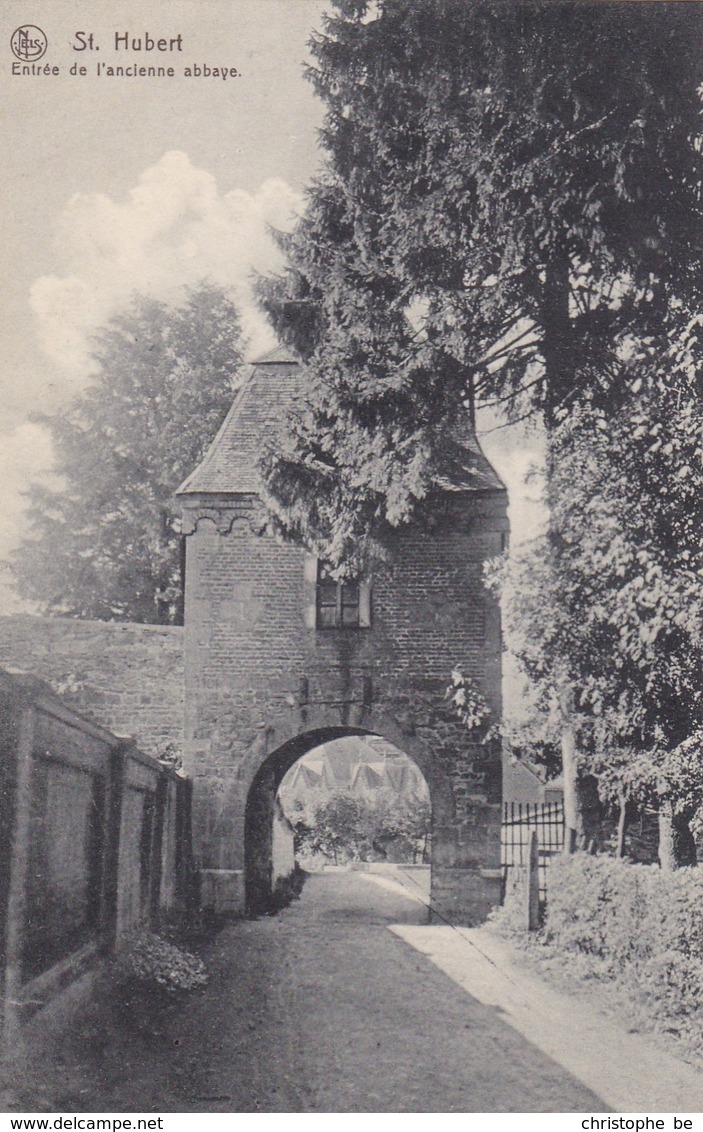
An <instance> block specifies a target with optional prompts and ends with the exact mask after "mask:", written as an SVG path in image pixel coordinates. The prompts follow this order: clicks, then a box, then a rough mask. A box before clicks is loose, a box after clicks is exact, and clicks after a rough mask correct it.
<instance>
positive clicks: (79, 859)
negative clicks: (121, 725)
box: [0, 669, 190, 1029]
mask: <svg viewBox="0 0 703 1132" xmlns="http://www.w3.org/2000/svg"><path fill="white" fill-rule="evenodd" d="M189 807H190V790H189V783H188V782H187V780H186V779H184V778H182V777H180V776H179V775H177V774H176V773H175V772H174V771H173V770H171V769H169V768H166V767H164V766H162V765H161V764H160V763H159V762H157V760H156V759H153V758H151V757H149V756H148V755H145V754H143V753H141V752H140V751H139V750H138V749H137V748H136V747H135V746H134V744H133V743H131V742H130V741H129V740H121V739H118V738H117V737H116V736H115V735H113V734H112V733H111V732H109V731H107V730H105V729H104V728H102V727H100V726H98V725H96V724H95V723H93V722H92V721H90V720H88V719H86V718H85V717H84V716H81V715H79V714H78V713H77V712H76V711H74V710H73V709H71V708H70V707H67V706H66V705H65V704H64V703H63V702H62V701H61V700H60V699H59V698H58V697H57V696H56V695H54V694H53V693H52V692H51V690H50V689H49V687H48V686H47V685H46V684H44V683H43V682H42V681H39V680H37V679H35V678H32V677H26V676H17V675H11V674H9V673H7V672H4V671H3V670H1V669H0V817H1V819H2V820H0V949H1V951H0V958H1V970H0V974H1V975H2V978H3V983H4V988H3V992H4V993H3V1003H4V1018H5V1027H6V1029H7V1027H8V1026H11V1025H12V1023H13V1021H15V1020H16V1018H17V1014H18V1010H19V1012H20V1013H21V1011H22V1009H23V1008H24V1007H26V1006H29V1005H30V1004H31V1005H32V1006H37V1005H41V1004H42V1003H43V1002H44V1001H46V1000H47V999H48V998H50V997H51V995H52V993H53V992H54V991H56V990H57V989H60V987H61V986H62V985H63V984H64V983H66V982H68V981H70V980H71V979H72V978H74V977H76V976H77V975H78V974H80V973H81V972H82V970H83V969H85V968H86V967H88V966H89V965H90V964H91V962H92V961H93V960H94V959H95V958H96V957H97V956H98V955H99V954H104V953H106V952H109V951H112V950H114V949H116V948H118V947H119V946H120V944H121V943H122V942H123V941H124V940H126V939H127V938H128V937H129V936H130V935H131V934H132V933H133V932H134V931H135V930H136V929H138V928H139V927H140V926H141V925H147V924H154V923H155V922H156V921H157V920H158V918H159V917H160V916H161V915H162V914H164V913H168V912H174V911H177V910H179V909H185V906H186V903H187V896H188V891H189V876H190V872H189V869H190V851H189V850H190V840H189V839H190V819H189Z"/></svg>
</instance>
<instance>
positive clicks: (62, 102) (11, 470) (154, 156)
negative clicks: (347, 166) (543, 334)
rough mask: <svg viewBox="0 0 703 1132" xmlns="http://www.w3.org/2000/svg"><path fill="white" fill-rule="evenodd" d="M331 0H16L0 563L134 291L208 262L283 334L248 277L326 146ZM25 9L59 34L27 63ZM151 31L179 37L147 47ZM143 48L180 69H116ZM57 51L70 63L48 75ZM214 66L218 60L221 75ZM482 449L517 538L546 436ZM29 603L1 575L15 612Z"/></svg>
mask: <svg viewBox="0 0 703 1132" xmlns="http://www.w3.org/2000/svg"><path fill="white" fill-rule="evenodd" d="M325 7H326V4H325V2H324V0H169V2H168V3H163V0H152V2H149V0H140V2H138V3H136V2H134V0H131V2H130V0H124V2H122V3H121V4H120V5H119V6H117V5H114V4H113V3H112V2H111V0H110V2H107V0H90V2H88V0H62V2H61V4H57V3H56V2H55V0H5V3H4V4H3V5H2V8H1V9H0V99H1V103H2V106H3V116H2V119H1V128H2V132H3V133H4V135H5V136H4V138H3V141H4V146H3V152H4V154H5V161H4V165H3V173H2V182H1V183H2V188H3V196H4V199H3V202H2V205H3V218H4V223H3V229H4V235H5V240H4V244H3V247H2V250H1V252H0V254H1V255H2V257H3V260H2V264H1V270H2V278H3V282H4V287H3V292H4V293H3V303H2V309H1V311H0V357H2V366H1V367H0V385H1V388H0V579H2V577H3V576H5V577H6V574H5V575H4V574H3V571H2V562H3V561H5V560H6V559H7V555H8V554H9V552H10V550H11V549H12V547H13V546H14V545H16V544H17V542H18V541H19V540H20V539H21V538H22V536H23V534H24V533H25V532H26V528H27V524H26V519H25V513H24V508H25V499H24V497H23V494H22V492H23V490H24V488H25V487H26V485H27V483H28V481H29V480H31V479H32V478H36V477H38V476H39V477H40V476H42V475H44V474H46V472H47V471H48V470H50V468H51V448H50V441H49V438H48V435H47V433H46V432H45V430H44V429H43V428H42V427H41V425H39V424H38V423H36V422H35V421H32V420H31V417H32V414H35V413H37V412H46V411H49V412H54V411H56V410H57V409H60V408H61V406H62V405H64V404H66V403H68V401H69V400H70V399H71V397H72V396H73V395H75V393H76V392H78V391H79V390H80V389H81V388H83V387H84V386H85V384H86V382H88V381H89V380H90V372H91V370H90V366H91V363H90V337H91V333H92V332H93V331H94V330H96V329H97V328H98V327H100V326H101V325H102V324H104V322H105V321H106V319H108V318H109V317H110V315H111V314H113V313H115V312H116V311H118V310H119V309H120V308H122V307H124V305H125V303H126V302H127V301H128V300H129V299H130V297H131V296H132V294H133V293H134V292H135V291H138V292H140V293H142V294H147V295H150V296H154V297H158V298H163V299H167V300H168V299H172V298H176V297H177V296H178V293H179V292H181V291H182V289H183V287H184V286H187V285H190V284H194V283H197V282H198V281H199V280H201V279H203V278H208V279H210V280H211V281H213V282H214V283H216V284H219V285H222V286H226V287H228V288H231V289H233V291H234V293H235V295H236V297H237V299H238V301H239V305H240V308H241V311H242V315H243V325H244V329H245V332H246V333H247V336H248V338H249V353H250V355H251V356H252V357H254V356H256V355H257V354H259V353H261V352H262V351H263V350H265V349H268V348H269V347H270V346H271V345H272V344H273V339H272V337H271V331H270V328H269V327H268V325H267V323H266V321H265V319H264V318H263V316H262V315H261V313H260V312H259V311H258V309H257V308H256V306H255V304H254V302H253V299H252V295H251V288H250V281H251V276H252V272H253V271H272V270H273V271H275V270H277V269H279V268H280V267H281V266H282V263H281V259H280V253H279V252H278V251H277V249H276V248H275V246H274V244H273V242H272V241H271V239H270V236H269V234H268V226H269V225H273V226H274V227H276V228H286V227H289V226H290V225H291V224H292V223H294V218H295V216H296V215H299V214H300V213H301V211H302V210H303V209H304V189H305V186H306V185H307V184H308V183H309V182H310V180H311V178H312V177H313V176H314V174H315V171H316V169H317V168H318V166H319V163H320V160H321V155H320V150H319V147H318V129H319V126H320V124H321V116H322V111H321V104H320V103H319V101H318V100H317V99H316V98H315V96H314V93H313V89H312V86H311V85H310V83H308V82H307V81H306V80H305V79H304V75H303V71H304V65H305V63H306V61H309V54H308V47H307V43H308V40H309V38H310V35H311V33H312V32H313V30H315V29H319V28H321V16H322V13H323V12H324V10H325ZM27 25H31V26H32V27H34V28H38V29H40V33H35V32H29V33H27V34H28V38H29V39H30V40H31V43H30V46H29V48H28V51H29V52H30V53H32V52H34V51H35V50H41V48H42V47H43V45H44V42H46V50H45V53H44V54H43V55H42V56H41V59H40V60H38V61H36V62H35V61H32V62H31V63H30V62H29V61H27V60H24V61H19V60H18V59H16V58H15V56H14V54H13V51H12V49H11V41H12V42H13V43H16V42H17V40H16V39H15V38H14V37H13V33H15V32H16V31H17V29H18V28H20V27H25V26H27ZM41 33H43V36H44V38H41ZM91 36H92V48H91V47H90V46H89V44H90V43H91V38H90V37H91ZM147 37H148V40H147ZM125 38H126V40H127V47H125ZM35 41H37V42H38V43H39V47H38V48H34V47H33V46H32V44H33V43H34V42H35ZM148 41H151V42H153V43H154V44H158V43H159V41H162V42H163V43H164V44H165V48H166V49H165V50H164V51H160V50H159V49H158V47H156V46H155V47H154V48H153V49H152V50H151V51H149V52H147V51H146V50H145V49H144V48H145V46H146V44H147V42H148ZM136 42H140V43H141V45H142V50H141V51H136V50H134V46H135V44H136ZM21 53H22V52H21V49H20V54H21ZM13 64H14V65H15V70H19V72H20V73H19V74H13ZM135 64H136V65H137V66H162V67H167V66H172V67H173V69H174V72H175V74H174V77H173V78H154V77H140V76H139V75H125V76H123V77H110V76H109V75H108V74H107V73H106V72H107V68H108V67H116V66H122V67H125V68H127V67H133V66H134V65H135ZM98 65H100V67H101V68H102V73H101V74H98V73H97V72H98ZM23 67H27V68H29V69H30V70H31V69H32V68H33V69H35V70H40V71H42V73H40V74H23V73H22V69H23ZM47 67H48V69H49V71H50V72H51V71H53V70H54V69H55V68H58V72H59V73H58V74H54V73H49V74H44V73H43V69H44V68H47ZM81 67H83V68H85V72H86V73H85V74H80V68H81ZM206 67H209V68H210V70H211V71H214V69H215V68H217V69H218V71H219V72H220V73H219V74H218V75H216V76H212V75H211V76H206V75H205V74H204V73H203V72H204V71H205V68H206ZM233 68H234V69H236V71H237V74H236V76H232V74H231V71H232V69H233ZM71 69H73V70H74V71H78V72H79V73H77V74H75V73H74V74H71ZM186 69H189V70H190V71H191V75H189V76H186V74H185V71H186ZM196 69H199V70H200V74H199V75H196V74H194V73H193V72H195V71H196ZM225 69H226V70H227V77H226V78H222V77H221V72H222V71H223V70H225ZM484 447H485V448H486V451H487V454H488V455H489V458H491V459H492V461H493V463H494V464H495V465H496V467H497V469H498V471H499V472H500V473H501V474H502V475H503V477H504V478H505V480H506V482H507V484H508V488H509V491H510V494H511V500H512V507H511V520H512V525H513V529H514V533H515V535H516V536H517V537H518V539H520V538H521V537H523V535H524V534H525V533H526V532H527V531H529V530H530V529H531V527H532V524H533V521H534V520H535V518H536V516H537V515H538V509H537V508H536V506H535V505H534V504H533V503H531V502H530V499H531V494H530V490H527V489H525V487H524V486H523V479H524V475H525V473H526V472H527V470H528V468H529V466H530V465H531V463H532V462H533V461H534V460H536V459H537V460H538V459H539V441H538V439H537V438H532V439H529V438H528V439H525V438H524V437H522V438H521V439H520V442H519V443H517V442H516V440H515V437H511V436H510V435H509V434H506V433H505V432H498V433H490V434H489V435H487V436H486V438H485V442H484ZM14 608H17V606H16V602H15V601H14V599H13V597H12V594H11V592H10V590H9V588H8V586H7V584H5V585H0V612H2V611H3V610H5V611H8V610H10V611H11V610H12V609H14Z"/></svg>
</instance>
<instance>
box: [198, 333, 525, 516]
mask: <svg viewBox="0 0 703 1132" xmlns="http://www.w3.org/2000/svg"><path fill="white" fill-rule="evenodd" d="M305 386H306V379H305V371H304V369H303V367H302V366H301V365H300V363H299V361H298V360H297V358H295V357H294V355H293V354H292V353H291V352H290V351H289V350H287V349H286V348H285V347H281V346H279V347H277V348H276V349H274V350H271V351H269V353H267V354H264V356H263V357H261V358H258V359H257V360H256V361H255V362H254V363H253V364H252V366H251V368H250V370H249V372H248V374H247V376H246V378H245V379H244V382H243V384H242V386H241V388H240V390H239V392H238V393H237V395H236V397H235V399H234V403H233V405H232V408H231V409H230V411H229V413H228V414H227V416H226V418H225V420H224V422H223V424H222V426H221V428H220V430H219V432H218V433H217V436H216V437H215V439H214V440H213V442H212V444H211V445H210V447H209V448H208V450H207V452H206V453H205V455H204V457H203V459H202V461H201V462H200V464H199V465H198V467H197V468H196V469H195V470H194V471H193V472H191V474H190V475H189V476H188V478H187V479H186V480H185V481H184V482H183V483H182V484H181V486H180V487H179V489H178V491H177V492H176V494H177V495H179V496H184V495H202V494H206V495H207V494H240V493H241V494H250V493H253V494H256V493H258V492H259V490H260V478H259V471H258V461H259V457H260V455H261V448H262V443H263V441H264V440H266V439H268V438H270V437H271V436H272V435H273V434H274V433H275V432H276V430H277V429H280V428H281V427H282V426H283V425H284V424H285V420H286V416H287V414H288V412H289V411H290V410H291V409H292V407H293V405H294V403H295V402H296V400H298V399H299V398H301V396H302V395H303V394H304V392H305ZM443 455H444V465H443V468H442V470H441V473H440V475H439V476H438V477H437V486H438V487H440V488H442V489H444V490H446V491H457V492H461V491H486V490H494V491H495V490H498V491H504V490H505V487H504V484H503V483H502V481H501V479H500V478H499V476H498V475H497V474H496V472H495V471H494V469H493V467H492V466H491V464H489V462H488V460H487V459H486V457H485V456H484V454H483V452H482V451H481V448H480V445H479V443H478V441H477V439H476V435H475V433H474V431H473V429H472V428H471V426H470V425H469V424H468V422H466V423H464V422H461V423H459V421H458V422H457V429H456V431H455V433H454V437H453V438H452V439H450V440H448V441H447V442H446V443H445V446H444V454H443Z"/></svg>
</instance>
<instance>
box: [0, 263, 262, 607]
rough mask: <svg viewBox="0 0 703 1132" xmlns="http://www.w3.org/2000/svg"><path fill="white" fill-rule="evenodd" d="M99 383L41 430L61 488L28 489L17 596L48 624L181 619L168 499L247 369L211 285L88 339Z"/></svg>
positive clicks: (228, 310)
mask: <svg viewBox="0 0 703 1132" xmlns="http://www.w3.org/2000/svg"><path fill="white" fill-rule="evenodd" d="M94 360H95V363H96V366H97V372H96V375H95V377H94V378H93V379H92V381H91V383H90V385H89V386H88V387H87V388H86V389H85V390H84V391H83V392H82V393H81V394H79V395H78V396H77V397H76V398H75V400H74V401H73V403H72V404H71V405H69V406H68V408H67V409H65V410H62V411H61V412H59V413H57V414H56V415H54V416H50V417H49V416H43V417H39V418H38V419H39V420H40V421H41V422H42V423H43V424H44V425H45V426H46V427H47V428H48V429H49V430H50V432H51V435H52V438H53V444H54V451H55V466H56V472H57V474H58V476H59V477H60V483H61V487H60V488H55V489H51V488H47V487H44V486H40V485H37V484H34V485H32V487H31V489H30V499H31V508H30V512H29V514H30V519H31V524H32V534H31V535H30V537H28V538H26V539H25V540H24V542H23V543H22V545H21V546H20V548H19V549H18V551H17V553H16V556H15V561H14V567H13V572H14V576H15V579H16V584H17V587H18V589H19V592H20V593H21V594H22V595H23V596H24V597H26V598H29V599H31V600H32V601H35V602H37V603H39V605H40V607H42V608H44V609H45V610H48V611H50V612H52V613H61V614H64V615H68V616H72V617H95V618H99V619H103V620H127V621H129V620H131V621H142V622H159V623H170V622H173V621H176V620H178V619H179V616H180V591H181V579H180V534H179V519H178V516H177V512H176V508H175V503H174V500H173V493H174V491H175V490H176V488H177V487H178V486H179V484H180V483H181V481H182V480H183V479H184V477H185V476H186V475H187V474H188V473H189V472H190V471H191V470H192V469H193V467H194V466H195V465H196V463H197V462H198V460H199V459H200V458H201V456H202V455H203V452H204V450H205V448H206V446H207V445H208V443H209V442H210V441H211V440H212V437H213V436H214V434H215V431H216V430H217V428H218V426H219V425H220V423H221V421H222V419H223V417H224V415H225V414H226V412H227V410H228V409H229V407H230V405H231V402H232V391H233V388H234V387H235V385H236V382H237V379H238V373H239V370H240V367H241V364H242V342H241V335H240V324H239V317H238V314H237V311H236V308H235V307H234V305H233V303H232V302H231V300H230V299H229V298H228V296H227V295H226V294H225V293H224V292H223V291H221V290H219V289H218V288H215V287H213V286H211V285H209V284H207V283H205V284H201V285H200V286H199V287H197V288H196V289H194V290H191V291H189V292H188V293H187V295H186V297H185V300H184V302H183V303H182V304H181V305H180V306H172V307H169V306H167V305H165V304H164V303H162V302H158V301H157V300H155V299H149V298H144V297H136V298H135V299H134V300H133V302H132V304H131V306H130V307H129V308H128V309H127V310H126V311H124V312H123V313H120V314H118V315H115V316H114V317H112V318H111V319H110V320H109V322H108V323H107V324H106V326H105V327H104V328H103V330H102V331H101V332H100V333H99V334H98V335H97V337H96V340H95V352H94Z"/></svg>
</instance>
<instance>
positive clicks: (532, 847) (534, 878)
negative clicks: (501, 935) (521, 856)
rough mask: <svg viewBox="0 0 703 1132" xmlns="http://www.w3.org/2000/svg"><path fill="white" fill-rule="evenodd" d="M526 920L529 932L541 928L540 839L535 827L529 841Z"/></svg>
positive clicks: (526, 875) (531, 831) (526, 877)
mask: <svg viewBox="0 0 703 1132" xmlns="http://www.w3.org/2000/svg"><path fill="white" fill-rule="evenodd" d="M525 922H526V925H527V930H528V932H534V931H537V929H538V928H539V841H538V840H537V833H536V831H535V830H534V829H532V830H530V833H529V837H528V841H527V868H526V869H525Z"/></svg>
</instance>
